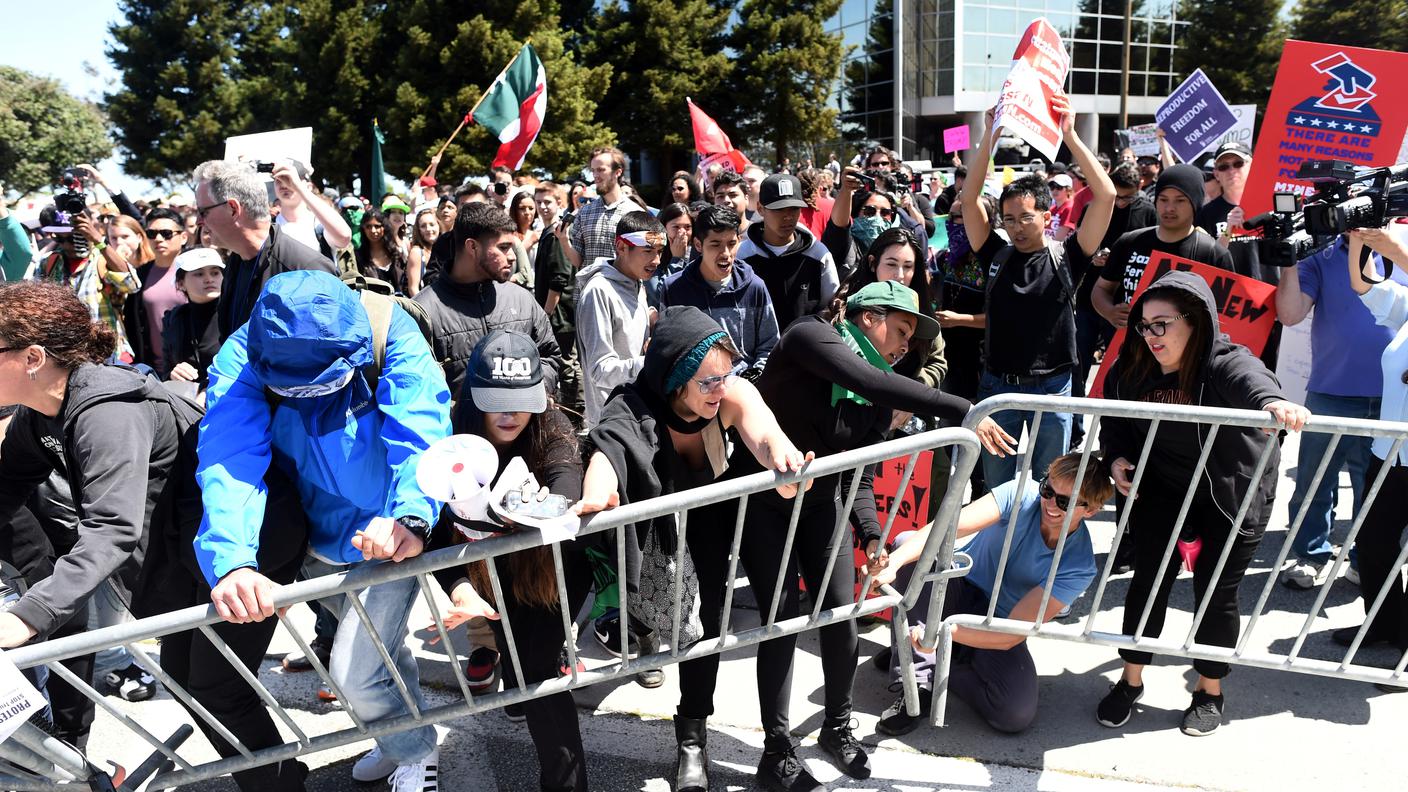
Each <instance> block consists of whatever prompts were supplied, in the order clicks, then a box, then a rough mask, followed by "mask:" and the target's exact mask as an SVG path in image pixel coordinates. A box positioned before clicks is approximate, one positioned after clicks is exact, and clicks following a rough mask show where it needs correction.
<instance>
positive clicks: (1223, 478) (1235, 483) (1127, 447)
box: [1100, 270, 1286, 532]
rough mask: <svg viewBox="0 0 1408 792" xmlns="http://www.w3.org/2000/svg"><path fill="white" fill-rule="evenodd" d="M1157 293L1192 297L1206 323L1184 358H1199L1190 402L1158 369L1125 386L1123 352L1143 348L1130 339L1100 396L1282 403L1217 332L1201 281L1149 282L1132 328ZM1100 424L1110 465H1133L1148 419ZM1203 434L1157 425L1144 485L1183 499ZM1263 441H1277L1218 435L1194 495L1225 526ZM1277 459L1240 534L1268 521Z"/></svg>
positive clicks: (1254, 406) (1186, 275) (1236, 432)
mask: <svg viewBox="0 0 1408 792" xmlns="http://www.w3.org/2000/svg"><path fill="white" fill-rule="evenodd" d="M1159 289H1178V290H1181V291H1185V292H1189V293H1191V294H1193V295H1194V296H1196V297H1197V298H1198V300H1199V304H1200V305H1202V306H1203V309H1204V310H1205V311H1206V312H1207V315H1208V319H1209V320H1210V321H1211V322H1212V330H1213V332H1212V341H1211V342H1210V343H1209V344H1208V345H1207V347H1206V348H1204V349H1200V350H1188V353H1190V354H1197V355H1199V356H1201V357H1202V359H1203V365H1202V368H1201V370H1200V372H1199V375H1198V380H1197V385H1196V387H1195V388H1194V391H1193V393H1192V394H1191V397H1189V396H1187V395H1179V394H1181V392H1180V391H1177V390H1176V389H1177V377H1178V373H1177V372H1174V373H1173V374H1169V375H1165V374H1163V373H1161V372H1160V371H1159V370H1158V369H1154V370H1153V371H1150V372H1148V373H1146V374H1145V375H1143V376H1142V377H1140V378H1139V379H1138V380H1137V381H1132V382H1127V381H1125V377H1124V372H1125V366H1126V364H1127V363H1128V360H1129V350H1130V349H1132V348H1133V346H1134V345H1135V344H1143V343H1145V342H1144V339H1142V338H1140V337H1139V336H1138V335H1136V334H1134V333H1130V334H1129V335H1128V336H1127V337H1126V339H1125V343H1124V346H1123V347H1122V349H1121V354H1120V357H1119V359H1118V360H1116V361H1115V363H1114V365H1113V366H1112V367H1111V368H1110V371H1109V373H1108V374H1107V375H1106V378H1105V397H1106V398H1108V399H1125V400H1129V401H1158V402H1170V401H1183V399H1185V398H1186V399H1187V401H1186V403H1189V404H1195V405H1201V406H1204V407H1225V408H1232V409H1241V410H1260V409H1263V408H1264V407H1266V405H1268V404H1270V403H1271V402H1274V401H1280V400H1282V399H1285V398H1286V397H1285V395H1284V394H1283V393H1282V392H1281V385H1280V383H1279V382H1277V380H1276V376H1275V375H1274V374H1272V373H1271V372H1270V371H1268V370H1267V368H1266V366H1265V365H1264V364H1263V363H1262V362H1261V361H1260V360H1258V359H1257V358H1256V356H1254V355H1253V354H1252V353H1251V352H1250V351H1249V350H1248V349H1247V348H1246V347H1244V346H1242V345H1240V344H1234V343H1232V341H1231V340H1230V339H1229V338H1228V337H1227V336H1226V335H1224V334H1223V333H1222V332H1221V329H1220V327H1219V324H1218V319H1217V302H1216V300H1215V299H1214V298H1213V293H1212V289H1211V288H1209V287H1208V284H1207V281H1205V280H1203V279H1202V278H1201V277H1199V276H1197V275H1194V274H1193V273H1191V272H1180V271H1177V270H1175V271H1172V272H1169V273H1166V274H1165V275H1163V277H1161V278H1159V279H1158V280H1157V281H1154V283H1153V285H1152V286H1150V287H1149V290H1148V291H1146V292H1145V293H1144V296H1142V297H1140V298H1139V300H1137V301H1136V302H1135V303H1134V306H1133V307H1132V308H1131V309H1130V312H1129V323H1130V324H1131V325H1133V324H1134V323H1135V322H1138V321H1140V320H1141V319H1142V317H1143V316H1144V304H1145V302H1147V300H1148V299H1149V295H1150V294H1155V295H1156V296H1157V292H1156V290H1159ZM1170 386H1171V387H1170ZM1100 426H1101V435H1100V444H1101V446H1103V447H1104V448H1106V449H1107V450H1108V451H1109V458H1110V459H1117V458H1119V457H1124V458H1125V459H1128V460H1130V461H1131V462H1134V461H1137V460H1138V459H1139V454H1140V451H1141V449H1142V448H1143V443H1144V438H1145V436H1146V435H1147V434H1148V431H1149V422H1148V421H1143V420H1135V419H1130V418H1115V417H1107V418H1105V419H1104V420H1103V421H1102V422H1101V424H1100ZM1208 433H1209V426H1208V425H1207V424H1188V423H1180V422H1174V421H1168V422H1165V423H1164V424H1163V425H1162V426H1160V428H1159V433H1158V436H1157V437H1156V439H1155V441H1154V447H1153V448H1152V449H1151V450H1150V452H1149V463H1150V465H1151V471H1150V472H1151V473H1155V472H1156V473H1157V475H1149V476H1145V478H1144V482H1145V484H1144V486H1145V487H1149V488H1152V489H1157V491H1159V492H1162V493H1166V494H1168V495H1170V496H1172V497H1181V495H1182V493H1184V492H1186V491H1187V488H1188V486H1189V485H1190V484H1191V479H1192V475H1193V469H1194V467H1195V466H1196V464H1197V457H1198V455H1199V454H1200V453H1201V449H1202V447H1203V444H1204V443H1205V442H1206V441H1207V436H1208ZM1267 442H1271V443H1275V442H1276V440H1275V438H1271V437H1267V436H1266V435H1265V434H1264V433H1262V431H1261V430H1260V429H1255V428H1249V427H1232V426H1224V427H1222V428H1221V430H1219V432H1218V434H1217V439H1216V440H1215V441H1214V443H1213V448H1212V452H1211V454H1210V455H1209V456H1208V464H1207V467H1206V469H1205V470H1204V472H1203V476H1202V479H1201V480H1200V481H1199V483H1198V489H1199V493H1200V497H1211V498H1212V499H1213V501H1214V502H1215V503H1216V505H1217V507H1218V509H1219V510H1221V511H1222V512H1223V513H1224V514H1225V515H1227V519H1228V520H1229V521H1231V519H1232V518H1233V517H1235V516H1236V514H1237V510H1238V509H1239V508H1240V506H1241V502H1242V497H1243V496H1244V495H1246V493H1247V488H1248V486H1250V485H1251V483H1252V482H1251V475H1252V472H1253V471H1254V470H1255V468H1256V464H1257V460H1258V459H1259V458H1260V456H1261V453H1262V451H1263V449H1264V448H1265V447H1266V443H1267ZM1279 458H1280V450H1279V449H1273V450H1272V452H1271V458H1270V459H1269V460H1267V464H1266V468H1265V471H1264V472H1263V474H1262V478H1261V481H1260V482H1257V483H1256V485H1257V487H1258V489H1259V491H1260V494H1259V496H1257V497H1254V498H1253V499H1252V503H1251V506H1250V508H1249V510H1248V512H1247V517H1246V520H1245V521H1244V523H1243V528H1242V530H1243V531H1244V532H1248V531H1249V530H1250V529H1249V528H1248V526H1256V525H1262V524H1265V519H1266V518H1267V517H1269V516H1270V515H1269V510H1270V508H1271V497H1272V495H1273V494H1274V493H1275V487H1276V471H1277V464H1278V461H1279Z"/></svg>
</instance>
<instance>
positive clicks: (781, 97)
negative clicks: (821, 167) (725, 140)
mask: <svg viewBox="0 0 1408 792" xmlns="http://www.w3.org/2000/svg"><path fill="white" fill-rule="evenodd" d="M840 7H841V0H796V1H795V2H789V0H744V2H743V4H742V6H741V7H740V8H739V11H738V23H737V25H735V26H734V29H733V31H732V32H731V33H730V35H729V46H730V47H731V48H732V49H733V50H734V52H735V53H736V55H735V58H734V62H735V67H734V72H733V78H732V79H731V80H730V85H731V87H732V92H733V96H734V98H735V100H736V102H737V106H738V111H739V113H738V115H736V116H735V117H736V118H738V119H739V127H740V129H742V130H743V132H744V134H743V135H741V136H740V137H742V138H743V139H742V140H735V141H734V143H735V145H738V146H739V147H740V148H754V147H759V146H761V145H762V144H763V142H764V141H768V142H770V143H771V144H772V153H773V155H774V157H775V158H776V161H778V162H781V161H782V160H783V159H784V158H786V157H789V156H791V153H793V152H799V151H800V150H801V149H802V147H804V146H807V145H808V144H811V143H814V142H817V141H821V140H830V139H834V138H835V136H836V115H837V111H836V108H835V107H832V106H830V103H829V100H830V99H831V90H832V87H833V84H834V82H835V80H836V77H837V75H838V74H839V72H840V68H841V55H842V52H843V48H842V45H841V36H840V34H831V33H827V32H826V29H825V24H826V23H825V20H827V19H830V18H831V17H833V16H835V15H836V12H837V11H838V10H839V9H840Z"/></svg>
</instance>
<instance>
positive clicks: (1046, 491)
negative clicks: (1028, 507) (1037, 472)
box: [1040, 479, 1085, 511]
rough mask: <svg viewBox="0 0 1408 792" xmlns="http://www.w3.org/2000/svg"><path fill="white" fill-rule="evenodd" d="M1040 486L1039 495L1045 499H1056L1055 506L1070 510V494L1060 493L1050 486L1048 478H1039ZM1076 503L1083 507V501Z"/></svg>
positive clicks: (1062, 509)
mask: <svg viewBox="0 0 1408 792" xmlns="http://www.w3.org/2000/svg"><path fill="white" fill-rule="evenodd" d="M1040 486H1041V497H1043V498H1045V499H1047V500H1054V501H1056V508H1058V509H1060V510H1061V511H1070V510H1071V496H1070V495H1062V494H1061V493H1059V492H1057V491H1056V488H1055V487H1053V486H1051V482H1050V481H1048V480H1046V479H1042V480H1041V485H1040ZM1076 505H1078V506H1080V507H1081V508H1085V501H1080V502H1078V503H1077V504H1076Z"/></svg>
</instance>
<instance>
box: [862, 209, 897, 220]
mask: <svg viewBox="0 0 1408 792" xmlns="http://www.w3.org/2000/svg"><path fill="white" fill-rule="evenodd" d="M860 213H861V215H862V216H864V217H874V216H875V215H876V214H879V215H880V216H881V217H883V218H885V219H886V220H889V219H890V218H892V217H894V216H895V210H894V209H882V208H880V207H878V206H862V207H861V208H860Z"/></svg>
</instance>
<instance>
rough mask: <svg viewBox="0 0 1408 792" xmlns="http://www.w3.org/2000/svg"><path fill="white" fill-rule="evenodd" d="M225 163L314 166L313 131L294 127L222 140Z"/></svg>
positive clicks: (308, 128)
mask: <svg viewBox="0 0 1408 792" xmlns="http://www.w3.org/2000/svg"><path fill="white" fill-rule="evenodd" d="M225 159H227V160H244V161H245V162H277V161H278V160H285V159H291V160H297V161H299V162H302V163H303V164H305V165H308V164H311V163H312V162H313V128H312V127H296V128H294V129H279V130H275V131H273V132H256V133H254V134H252V135H235V136H234V137H227V138H225Z"/></svg>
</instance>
